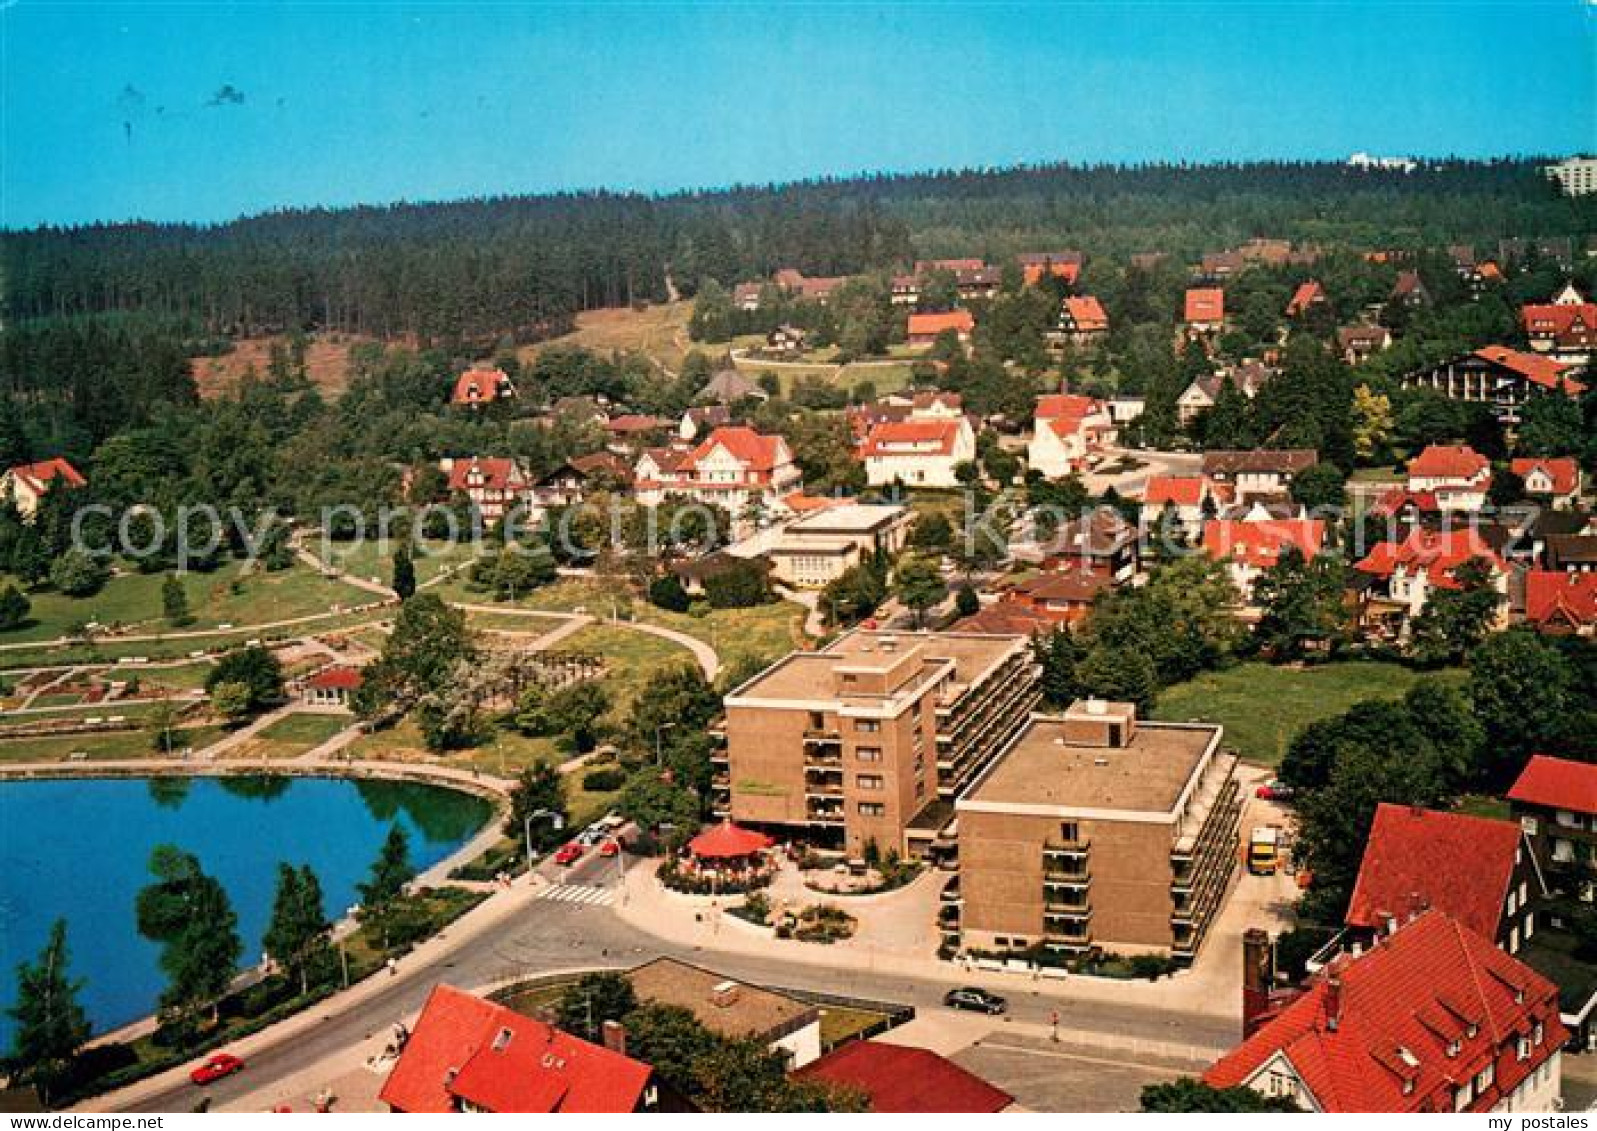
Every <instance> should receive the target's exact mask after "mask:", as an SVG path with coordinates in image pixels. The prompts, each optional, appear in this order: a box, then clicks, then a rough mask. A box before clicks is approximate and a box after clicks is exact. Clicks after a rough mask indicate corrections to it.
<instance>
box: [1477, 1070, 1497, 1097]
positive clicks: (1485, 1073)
mask: <svg viewBox="0 0 1597 1131" xmlns="http://www.w3.org/2000/svg"><path fill="white" fill-rule="evenodd" d="M1496 1079H1497V1065H1495V1064H1488V1065H1487V1066H1486V1067H1485V1068H1483V1069H1481V1070H1480V1071H1479V1072H1477V1073H1476V1074H1475V1090H1476V1091H1477V1092H1484V1091H1486V1089H1487V1088H1490V1087H1491V1086H1492V1081H1494V1080H1496Z"/></svg>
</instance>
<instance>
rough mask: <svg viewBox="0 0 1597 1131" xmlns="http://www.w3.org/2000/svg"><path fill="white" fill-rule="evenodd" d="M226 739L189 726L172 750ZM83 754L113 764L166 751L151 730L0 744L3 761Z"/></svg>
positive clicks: (216, 731) (211, 729)
mask: <svg viewBox="0 0 1597 1131" xmlns="http://www.w3.org/2000/svg"><path fill="white" fill-rule="evenodd" d="M221 736H222V728H221V727H219V726H212V725H205V726H195V727H187V728H185V729H182V730H178V731H174V732H173V734H172V749H173V751H174V752H177V751H181V750H182V749H183V748H184V747H185V746H192V747H193V748H194V749H195V750H200V749H202V748H204V747H206V746H209V745H210V744H211V743H213V742H215V741H216V740H217V739H218V738H220V737H221ZM77 751H82V752H84V753H86V754H87V755H88V756H89V760H90V761H94V762H101V761H113V760H116V759H120V758H155V757H159V756H161V754H162V752H161V751H159V750H157V749H156V748H155V740H154V737H153V736H152V735H151V734H150V732H149V731H147V730H124V731H112V732H110V733H106V734H74V735H62V736H61V737H58V738H17V739H6V740H4V741H0V762H64V761H66V760H67V757H68V755H70V754H73V753H74V752H77Z"/></svg>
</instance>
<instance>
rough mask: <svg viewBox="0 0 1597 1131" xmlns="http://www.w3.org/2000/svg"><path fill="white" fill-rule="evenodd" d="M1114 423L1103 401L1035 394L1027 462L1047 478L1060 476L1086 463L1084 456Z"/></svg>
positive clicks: (1112, 427)
mask: <svg viewBox="0 0 1597 1131" xmlns="http://www.w3.org/2000/svg"><path fill="white" fill-rule="evenodd" d="M1114 428H1115V424H1114V420H1113V418H1111V417H1110V415H1109V410H1108V409H1107V408H1106V407H1105V406H1104V404H1103V402H1102V401H1095V400H1093V399H1092V398H1091V397H1080V396H1072V395H1070V394H1068V393H1056V394H1050V395H1049V396H1044V397H1038V398H1037V415H1036V419H1035V421H1034V424H1033V430H1032V435H1031V440H1030V442H1029V443H1028V444H1027V445H1026V464H1027V466H1028V467H1030V468H1031V469H1032V470H1033V471H1039V472H1041V473H1042V474H1043V475H1045V476H1047V477H1048V478H1049V479H1060V478H1063V477H1064V476H1066V475H1070V474H1073V473H1074V472H1077V471H1080V470H1081V469H1082V468H1083V467H1085V466H1086V462H1087V456H1088V455H1089V454H1091V453H1092V452H1094V451H1095V450H1096V449H1097V448H1099V447H1100V446H1101V445H1102V444H1103V443H1104V442H1105V440H1106V439H1107V438H1108V437H1109V436H1110V435H1111V434H1112V433H1113V432H1114Z"/></svg>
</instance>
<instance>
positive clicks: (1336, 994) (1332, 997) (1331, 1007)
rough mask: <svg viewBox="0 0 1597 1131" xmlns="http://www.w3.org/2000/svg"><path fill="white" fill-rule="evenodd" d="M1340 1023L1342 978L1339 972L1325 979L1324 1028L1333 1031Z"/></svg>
mask: <svg viewBox="0 0 1597 1131" xmlns="http://www.w3.org/2000/svg"><path fill="white" fill-rule="evenodd" d="M1340 1024H1342V978H1341V975H1339V974H1332V975H1331V976H1330V977H1329V978H1327V979H1326V980H1325V1028H1326V1029H1327V1031H1329V1032H1332V1033H1334V1032H1336V1029H1337V1026H1338V1025H1340Z"/></svg>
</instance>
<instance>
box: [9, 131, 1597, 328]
mask: <svg viewBox="0 0 1597 1131" xmlns="http://www.w3.org/2000/svg"><path fill="white" fill-rule="evenodd" d="M1594 209H1597V205H1593V204H1592V203H1591V201H1590V200H1589V199H1588V200H1587V201H1585V202H1577V201H1571V200H1567V199H1562V198H1559V197H1558V196H1557V195H1556V194H1555V193H1554V192H1553V190H1552V189H1551V188H1550V187H1549V186H1548V185H1547V184H1546V183H1545V181H1544V179H1543V178H1542V177H1541V174H1540V172H1539V169H1538V163H1536V162H1530V161H1500V162H1492V163H1472V162H1458V163H1444V164H1440V165H1436V166H1428V167H1425V168H1422V169H1421V170H1419V171H1417V172H1414V173H1412V174H1404V173H1401V172H1397V171H1391V170H1367V169H1354V168H1350V167H1348V166H1346V165H1342V164H1333V163H1307V164H1250V165H1217V166H1202V167H1183V166H1163V165H1156V166H1144V167H1137V168H1121V167H1111V166H1104V167H1094V168H1082V167H1073V166H1064V165H1055V166H1042V167H1035V168H1021V169H1010V170H1004V171H966V172H948V173H930V174H920V175H912V176H878V177H865V178H857V179H838V180H825V181H817V182H808V183H803V184H796V185H787V186H777V187H764V188H736V189H731V190H727V191H718V192H703V193H683V194H679V195H675V196H666V197H652V198H651V197H643V196H637V195H618V194H608V193H596V194H568V195H560V196H522V197H504V198H496V199H487V200H472V201H462V202H457V203H449V204H402V205H392V206H386V207H363V208H353V209H341V210H327V209H310V210H298V211H283V212H274V213H269V214H265V215H262V216H256V217H251V218H248V219H243V220H238V221H235V222H233V223H229V224H223V225H217V226H195V225H178V224H112V225H95V226H90V227H83V228H70V229H57V228H46V229H37V230H32V231H26V232H9V233H6V234H5V235H4V260H3V267H4V275H5V280H6V287H5V299H4V313H5V316H6V319H7V322H8V324H10V323H14V322H16V321H18V320H22V319H30V318H40V317H47V316H68V317H70V316H78V315H84V314H98V313H105V312H111V311H119V312H126V311H140V312H145V313H152V314H160V315H163V316H180V317H183V318H185V319H189V320H192V321H193V323H194V324H195V325H196V326H197V327H198V328H200V329H202V330H203V331H205V332H207V333H211V334H225V335H234V336H238V335H252V334H262V333H280V332H284V331H289V330H296V329H298V330H316V329H321V330H334V331H343V332H349V333H360V334H370V335H375V336H378V337H386V338H395V337H400V336H414V337H416V338H419V339H423V340H461V341H473V340H476V341H482V340H484V339H488V340H493V339H497V338H500V337H505V336H508V337H511V338H515V339H519V340H531V339H535V338H538V337H541V336H546V335H547V334H548V333H550V332H551V331H555V330H559V329H563V328H564V327H565V325H566V320H567V319H568V318H569V316H570V315H571V314H572V313H573V312H575V311H580V310H585V309H592V308H595V307H604V306H618V305H625V304H628V303H631V302H634V301H638V300H658V299H661V298H663V297H665V295H666V293H667V290H668V279H669V280H670V281H671V283H674V285H675V286H677V287H678V288H679V289H680V290H681V292H682V293H684V294H692V293H693V292H694V290H695V289H696V287H697V286H698V284H699V282H700V281H701V280H702V279H705V278H715V279H717V280H719V281H720V282H722V283H723V284H731V283H733V282H737V281H741V280H745V279H755V278H762V277H765V276H767V275H769V274H770V273H771V272H772V271H773V270H775V269H776V268H778V267H797V268H798V269H800V270H802V271H804V272H805V273H807V274H812V275H831V274H844V273H853V272H859V271H864V270H869V269H872V268H887V267H890V266H892V265H895V264H901V263H905V262H907V261H909V260H910V259H912V258H914V257H915V256H917V255H920V256H938V255H951V254H967V255H986V256H988V257H989V258H991V259H995V260H996V259H999V258H1002V257H1005V256H1007V255H1010V254H1012V253H1014V252H1018V251H1022V250H1038V249H1046V248H1048V247H1050V246H1060V245H1068V246H1074V247H1078V248H1080V249H1082V250H1084V251H1086V252H1088V253H1089V254H1096V255H1101V256H1124V255H1127V254H1129V253H1131V252H1136V251H1154V250H1157V251H1165V252H1170V253H1172V254H1175V255H1177V256H1193V255H1196V254H1197V253H1199V252H1201V251H1204V250H1214V249H1218V248H1221V247H1227V246H1231V245H1232V244H1233V243H1235V242H1236V241H1238V240H1240V239H1244V238H1246V237H1249V236H1256V235H1268V236H1275V237H1281V238H1289V239H1294V240H1297V241H1300V242H1303V241H1307V242H1317V241H1319V242H1326V243H1333V244H1340V245H1344V246H1357V247H1378V246H1389V245H1392V246H1409V247H1417V246H1422V245H1429V246H1436V245H1438V244H1440V243H1444V242H1447V241H1449V240H1456V241H1471V240H1474V241H1491V240H1495V239H1496V238H1498V237H1500V236H1504V235H1542V236H1544V235H1561V234H1574V233H1578V232H1584V231H1590V230H1591V229H1592V228H1593V226H1594V222H1597V221H1594Z"/></svg>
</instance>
